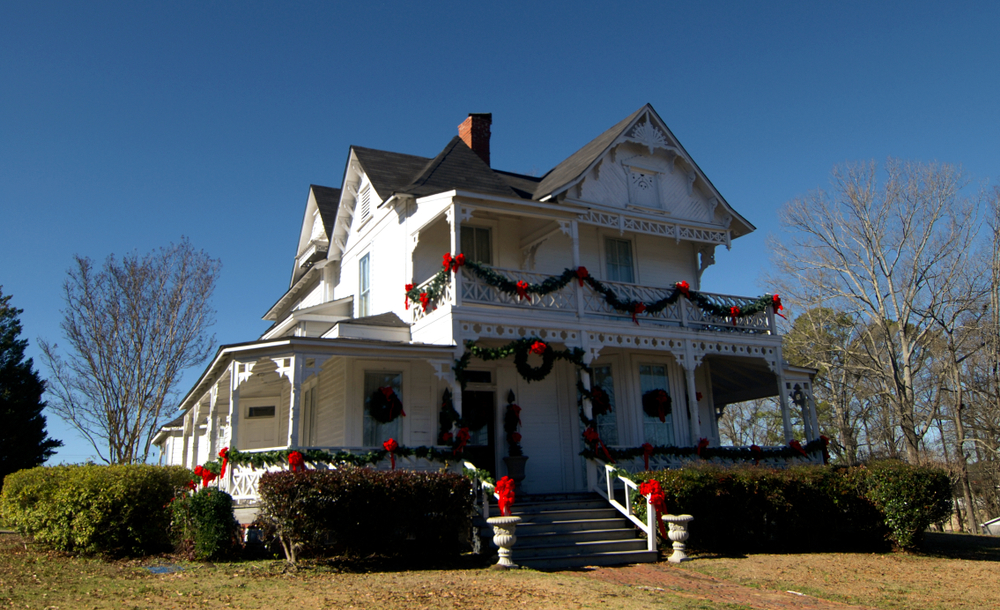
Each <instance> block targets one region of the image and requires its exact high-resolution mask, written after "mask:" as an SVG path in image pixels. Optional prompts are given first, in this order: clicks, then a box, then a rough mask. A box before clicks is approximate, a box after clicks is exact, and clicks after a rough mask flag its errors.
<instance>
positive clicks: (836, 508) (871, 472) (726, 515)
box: [632, 462, 951, 553]
mask: <svg viewBox="0 0 1000 610" xmlns="http://www.w3.org/2000/svg"><path fill="white" fill-rule="evenodd" d="M632 478H633V479H634V480H637V481H646V480H649V479H656V480H657V481H659V482H660V485H661V486H662V487H663V491H664V495H665V496H666V502H667V510H668V511H669V512H670V513H672V514H682V513H689V514H691V515H694V518H695V519H694V521H693V522H692V523H691V525H690V526H689V528H690V531H691V544H692V545H693V546H695V547H697V548H702V549H706V550H711V551H717V552H738V553H747V552H765V551H785V552H796V551H797V552H802V551H807V552H813V551H824V550H827V551H834V550H876V549H885V548H887V547H889V546H890V545H896V546H898V547H901V548H913V547H915V546H917V545H918V544H919V543H920V539H921V535H922V534H923V531H924V530H925V529H927V527H928V526H929V525H930V524H931V523H935V522H939V521H942V520H944V519H946V518H947V517H948V516H949V515H950V514H951V489H950V484H949V480H948V475H947V473H946V472H945V471H943V470H940V469H936V468H927V467H914V466H909V465H907V464H903V463H900V462H875V463H872V464H870V465H868V466H861V467H856V468H844V467H832V466H796V467H791V468H788V469H784V470H775V469H768V468H760V467H755V466H730V467H726V466H719V465H713V464H704V465H698V466H694V467H690V468H684V469H680V470H660V471H655V472H645V473H640V474H637V475H635V476H634V477H632ZM632 500H633V502H634V508H635V510H636V512H638V513H639V514H640V515H641V517H642V518H643V519H645V502H644V501H643V499H642V498H641V497H636V498H632Z"/></svg>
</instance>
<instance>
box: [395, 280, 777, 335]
mask: <svg viewBox="0 0 1000 610" xmlns="http://www.w3.org/2000/svg"><path fill="white" fill-rule="evenodd" d="M495 271H497V272H498V273H501V274H503V275H505V276H506V277H508V278H510V280H511V281H515V282H517V281H524V282H527V283H529V284H537V283H541V282H542V281H543V280H545V279H546V278H548V277H549V275H546V274H541V273H533V272H530V271H523V270H519V269H500V268H498V269H495ZM455 280H456V281H457V282H458V283H459V289H458V294H459V295H460V297H461V299H460V303H461V304H462V305H489V306H496V307H510V308H518V309H532V310H536V311H546V312H554V313H563V314H567V315H583V316H594V317H601V318H612V319H621V320H631V318H632V314H630V313H625V312H620V311H617V310H615V309H613V308H612V307H611V306H610V305H608V304H607V302H605V300H604V298H603V297H602V296H601V295H600V294H599V293H597V292H595V291H594V290H592V289H591V288H590V287H588V286H584V287H580V286H579V285H578V284H577V282H575V281H573V282H570V283H569V284H567V285H566V286H564V287H562V288H560V289H559V290H556V291H555V292H551V293H549V294H546V295H537V294H531V295H528V296H526V297H525V298H523V299H521V298H518V296H517V295H510V294H507V293H505V292H502V291H500V290H498V289H496V288H495V287H493V286H491V285H490V284H487V283H486V282H485V281H483V280H482V279H480V278H479V276H477V275H476V274H474V273H472V272H467V271H461V272H459V273H457V274H456V276H455ZM429 281H430V280H428V281H427V282H424V283H423V284H421V285H420V286H426V285H427V283H428V282H429ZM603 283H604V284H605V285H606V286H608V287H609V288H611V289H612V290H613V291H614V293H615V294H616V295H618V298H619V299H620V300H622V301H642V302H645V303H650V302H653V301H658V300H660V299H662V298H663V297H665V296H667V294H668V292H667V289H665V288H663V287H654V286H640V285H638V284H627V283H623V282H610V281H604V282H603ZM700 294H701V295H702V296H703V297H705V298H707V299H709V300H710V301H711V302H712V303H713V304H715V305H717V306H719V307H722V308H723V309H724V310H726V311H729V310H730V308H731V307H739V308H740V309H746V308H747V306H748V305H750V304H751V303H753V302H754V300H755V299H754V298H751V297H739V296H732V295H725V294H714V293H708V292H702V293H700ZM452 295H453V285H452V282H448V284H447V285H446V287H445V291H444V294H443V295H442V296H441V297H440V298H439V299H438V302H437V303H436V304H435V305H432V306H431V308H430V309H428V311H426V312H425V311H424V310H423V307H421V306H420V304H419V303H414V304H412V305H411V309H412V310H413V315H412V321H413V322H418V321H420V320H422V319H424V318H426V317H427V316H428V315H430V314H431V313H432V312H433V311H434V310H435V308H436V307H441V306H444V305H446V304H448V303H451V302H452ZM581 301H582V302H581ZM639 319H640V320H644V321H652V322H654V323H657V324H663V325H668V326H681V327H689V328H693V329H697V330H713V331H738V332H749V333H772V334H773V333H775V332H776V329H775V328H774V322H773V320H774V317H773V315H772V314H771V313H770V311H762V312H759V313H756V314H753V315H745V316H738V317H737V318H736V319H735V320H733V319H732V318H729V317H719V316H713V315H710V314H708V313H706V312H704V311H702V310H701V309H700V308H699V307H698V306H697V305H695V304H694V303H691V302H690V301H688V300H687V299H684V298H680V299H678V300H677V302H675V303H673V304H671V305H668V306H667V307H665V308H664V309H663V310H662V311H659V312H657V313H655V314H648V313H643V314H641V315H640V316H639Z"/></svg>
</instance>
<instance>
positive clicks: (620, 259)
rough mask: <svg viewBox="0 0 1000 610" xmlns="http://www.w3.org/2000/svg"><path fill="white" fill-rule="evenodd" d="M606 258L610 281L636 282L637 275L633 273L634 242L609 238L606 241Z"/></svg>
mask: <svg viewBox="0 0 1000 610" xmlns="http://www.w3.org/2000/svg"><path fill="white" fill-rule="evenodd" d="M604 258H605V260H606V261H607V269H608V280H610V281H612V282H628V283H633V282H635V274H634V273H633V272H632V242H630V241H629V240H627V239H612V238H610V237H608V238H607V239H605V240H604Z"/></svg>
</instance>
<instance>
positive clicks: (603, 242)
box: [597, 229, 642, 286]
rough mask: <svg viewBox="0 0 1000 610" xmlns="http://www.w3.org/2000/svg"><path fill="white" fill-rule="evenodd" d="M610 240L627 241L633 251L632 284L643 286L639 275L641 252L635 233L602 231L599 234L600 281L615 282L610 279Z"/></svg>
mask: <svg viewBox="0 0 1000 610" xmlns="http://www.w3.org/2000/svg"><path fill="white" fill-rule="evenodd" d="M608 239H617V240H619V241H627V242H629V244H630V247H631V249H632V283H633V284H636V285H640V286H641V285H642V278H641V277H640V275H639V252H638V250H639V249H638V247H637V244H636V235H635V234H634V233H625V234H622V233H619V232H617V231H613V230H607V229H601V230H598V232H597V242H598V243H597V251H598V255H599V256H600V262H601V275H600V279H601V280H603V281H608V282H610V281H613V280H611V278H609V277H608V246H607V243H608Z"/></svg>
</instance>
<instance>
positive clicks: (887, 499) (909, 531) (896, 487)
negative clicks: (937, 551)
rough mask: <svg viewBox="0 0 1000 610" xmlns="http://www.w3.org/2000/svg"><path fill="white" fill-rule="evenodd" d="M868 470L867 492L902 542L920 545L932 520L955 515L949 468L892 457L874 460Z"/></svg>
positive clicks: (940, 519) (866, 478)
mask: <svg viewBox="0 0 1000 610" xmlns="http://www.w3.org/2000/svg"><path fill="white" fill-rule="evenodd" d="M866 470H867V476H865V477H864V478H865V481H866V484H867V494H866V495H867V497H868V499H869V500H871V502H872V503H873V504H874V505H875V506H876V507H877V508H878V510H879V511H880V512H881V513H882V514H884V515H885V524H886V525H887V526H888V527H889V529H890V531H891V536H892V540H893V542H895V543H896V544H898V545H899V546H901V547H903V548H913V547H916V546H918V545H919V544H920V542H921V539H922V538H923V533H924V530H926V529H927V527H928V526H929V525H930V524H932V523H937V522H940V521H943V520H945V519H947V518H948V516H949V515H951V511H952V506H951V481H950V480H949V478H948V474H947V473H946V472H945V471H943V470H941V469H939V468H931V467H918V466H909V465H908V464H904V463H902V462H896V461H889V460H886V461H879V462H874V463H872V464H870V465H868V467H867V469H866Z"/></svg>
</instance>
